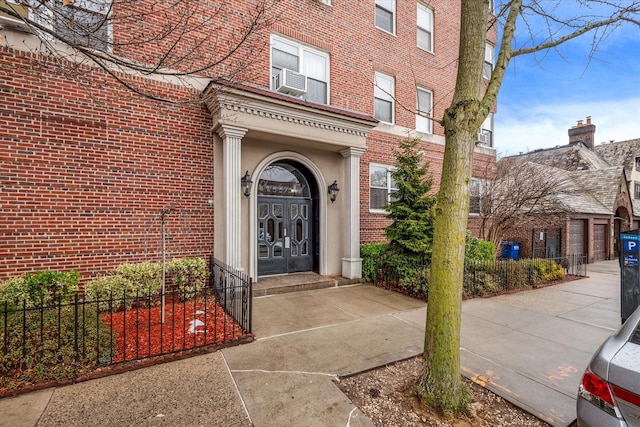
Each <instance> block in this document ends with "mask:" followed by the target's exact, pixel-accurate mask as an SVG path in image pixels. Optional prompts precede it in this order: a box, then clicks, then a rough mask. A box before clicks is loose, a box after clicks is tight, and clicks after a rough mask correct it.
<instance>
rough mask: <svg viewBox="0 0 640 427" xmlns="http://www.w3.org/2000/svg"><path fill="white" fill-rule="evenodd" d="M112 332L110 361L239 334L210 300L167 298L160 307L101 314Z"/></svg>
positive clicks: (148, 355)
mask: <svg viewBox="0 0 640 427" xmlns="http://www.w3.org/2000/svg"><path fill="white" fill-rule="evenodd" d="M101 317H102V320H103V321H104V323H105V324H106V325H109V326H110V327H111V328H112V330H113V333H114V335H115V336H116V344H115V347H114V351H113V354H112V359H111V362H112V363H118V362H124V361H127V360H136V359H142V358H146V357H153V356H159V355H163V354H167V353H173V352H179V351H184V350H188V349H192V348H196V347H201V346H205V345H209V344H215V343H221V342H224V341H231V340H234V339H238V338H241V337H243V336H244V335H245V332H244V331H243V330H242V328H241V327H240V325H239V324H238V323H237V322H236V321H235V320H233V318H232V317H231V316H229V315H228V314H227V313H226V312H225V311H224V308H223V307H222V306H221V305H220V304H219V303H218V302H216V301H214V300H208V301H206V304H205V301H204V300H197V301H195V302H194V301H185V302H183V301H179V300H177V299H176V300H171V299H167V301H166V303H165V318H164V323H163V322H162V309H161V307H160V306H154V307H134V308H132V309H130V310H126V311H119V312H115V313H108V314H104V315H102V316H101Z"/></svg>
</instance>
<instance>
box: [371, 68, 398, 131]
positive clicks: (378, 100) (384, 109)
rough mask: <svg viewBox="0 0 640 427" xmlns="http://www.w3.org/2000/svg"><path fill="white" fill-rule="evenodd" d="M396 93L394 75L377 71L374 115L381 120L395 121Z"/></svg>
mask: <svg viewBox="0 0 640 427" xmlns="http://www.w3.org/2000/svg"><path fill="white" fill-rule="evenodd" d="M394 93H395V92H394V81H393V77H391V76H388V75H386V74H382V73H376V74H375V86H374V88H373V96H374V106H373V115H374V117H375V118H376V119H378V120H380V121H381V122H386V123H393V109H394V102H393V97H394Z"/></svg>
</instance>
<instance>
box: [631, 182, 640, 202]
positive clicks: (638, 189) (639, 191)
mask: <svg viewBox="0 0 640 427" xmlns="http://www.w3.org/2000/svg"><path fill="white" fill-rule="evenodd" d="M633 198H634V199H640V183H639V182H636V183H634V192H633Z"/></svg>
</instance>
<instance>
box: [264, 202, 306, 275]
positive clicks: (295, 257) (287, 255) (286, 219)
mask: <svg viewBox="0 0 640 427" xmlns="http://www.w3.org/2000/svg"><path fill="white" fill-rule="evenodd" d="M311 215H312V209H311V200H309V199H304V198H293V197H291V198H289V197H287V198H276V197H258V275H260V276H263V275H268V274H283V273H294V272H298V271H309V270H312V268H313V256H312V236H311V233H312V227H311V224H312V221H311Z"/></svg>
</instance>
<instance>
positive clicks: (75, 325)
mask: <svg viewBox="0 0 640 427" xmlns="http://www.w3.org/2000/svg"><path fill="white" fill-rule="evenodd" d="M73 351H74V353H75V359H76V360H78V293H76V296H75V304H73Z"/></svg>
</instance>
